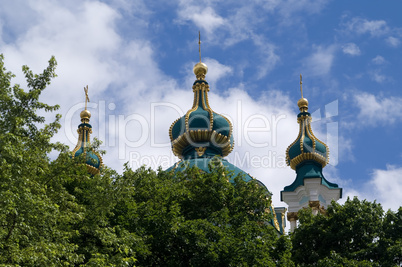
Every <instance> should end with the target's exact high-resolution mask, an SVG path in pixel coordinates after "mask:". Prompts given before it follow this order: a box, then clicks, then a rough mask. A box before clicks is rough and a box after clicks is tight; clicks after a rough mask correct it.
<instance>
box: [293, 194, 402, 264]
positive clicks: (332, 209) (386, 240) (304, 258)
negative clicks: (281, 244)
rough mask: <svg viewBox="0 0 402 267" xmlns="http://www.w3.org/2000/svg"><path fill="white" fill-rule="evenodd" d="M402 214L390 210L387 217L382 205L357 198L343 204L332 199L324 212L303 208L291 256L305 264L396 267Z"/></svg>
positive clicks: (399, 248)
mask: <svg viewBox="0 0 402 267" xmlns="http://www.w3.org/2000/svg"><path fill="white" fill-rule="evenodd" d="M400 213H401V212H400V211H399V212H398V213H394V212H392V211H388V213H387V214H386V215H385V217H384V211H383V209H382V207H381V205H380V204H378V203H376V202H373V203H372V202H369V201H366V200H363V201H360V200H359V199H358V198H357V197H355V198H353V199H349V198H348V200H347V201H346V202H345V204H344V205H340V204H339V203H336V202H332V203H331V205H330V206H329V207H328V210H327V212H326V214H325V215H321V214H319V215H317V216H314V215H312V213H311V210H310V209H305V210H301V211H299V219H300V225H299V227H298V228H297V229H296V230H295V231H294V233H293V234H292V237H291V238H292V243H293V249H292V259H293V260H294V262H295V263H296V264H300V265H302V266H303V265H314V266H316V265H318V266H395V264H397V263H398V261H397V259H398V252H400V251H401V247H400V240H401V234H400V229H401V226H400V225H401V224H400V222H401V219H400V218H398V216H400ZM398 223H399V225H398ZM398 230H399V232H398ZM399 255H401V254H399Z"/></svg>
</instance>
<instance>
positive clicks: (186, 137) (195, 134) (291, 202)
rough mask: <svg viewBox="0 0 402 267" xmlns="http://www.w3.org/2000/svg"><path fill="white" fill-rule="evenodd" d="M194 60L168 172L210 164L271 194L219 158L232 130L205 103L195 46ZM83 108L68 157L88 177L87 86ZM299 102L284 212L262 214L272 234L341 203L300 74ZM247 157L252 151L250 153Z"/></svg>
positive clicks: (230, 143)
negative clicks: (187, 104) (301, 215)
mask: <svg viewBox="0 0 402 267" xmlns="http://www.w3.org/2000/svg"><path fill="white" fill-rule="evenodd" d="M198 43H199V51H200V61H199V62H198V63H197V64H195V66H194V68H193V72H194V74H195V77H196V79H195V81H194V83H193V86H192V89H193V93H194V101H193V106H192V107H191V108H190V109H189V110H188V111H187V112H186V113H185V115H184V116H182V117H180V118H178V119H177V120H175V121H174V122H173V123H172V125H171V126H170V128H169V137H170V141H171V147H172V151H173V153H174V155H175V156H177V157H178V158H179V161H178V162H176V163H175V164H174V165H173V166H171V167H170V168H168V169H167V170H166V171H168V172H173V173H176V172H181V171H183V170H185V169H186V168H191V167H197V168H199V169H200V170H202V171H204V172H210V169H209V166H210V165H211V164H219V165H220V166H223V167H224V168H225V169H227V170H228V171H229V172H231V173H233V176H232V177H231V178H230V179H229V181H228V182H230V183H234V180H233V178H234V177H236V176H238V175H240V176H241V177H242V178H243V180H244V181H246V182H249V181H255V182H256V183H257V184H258V185H259V186H262V187H263V188H265V190H267V192H268V194H269V195H270V196H272V194H273V193H272V192H270V191H269V189H268V188H267V187H266V185H264V184H263V183H262V182H260V181H259V180H257V179H256V178H255V177H252V176H251V175H250V174H248V173H246V172H245V171H243V170H241V169H240V168H238V167H236V166H235V165H233V164H232V163H230V162H229V161H227V160H226V159H225V157H226V156H227V155H229V154H230V153H231V152H232V150H233V148H234V138H233V126H232V123H231V122H230V120H229V119H228V118H226V117H225V116H223V115H220V114H218V113H216V112H215V111H214V110H213V109H212V108H211V106H210V104H209V101H208V92H209V90H210V87H209V84H208V82H207V79H206V75H207V72H208V67H207V65H206V64H205V63H203V62H202V61H201V47H200V44H201V42H200V41H199V42H198ZM84 90H85V95H86V101H85V109H84V110H83V111H82V112H81V113H80V117H81V124H79V126H78V130H77V131H78V143H77V145H76V147H75V149H74V150H73V151H72V157H73V158H74V157H78V156H80V155H82V154H83V155H84V156H85V159H86V162H85V164H86V167H87V170H88V173H89V174H91V175H96V174H99V173H100V172H101V171H102V165H103V162H102V157H101V156H100V155H99V154H98V153H96V152H95V151H92V150H91V149H90V148H88V145H89V142H90V134H91V133H92V126H91V125H90V124H89V121H90V118H91V113H90V112H89V111H88V110H87V101H88V100H89V98H88V87H86V88H84ZM300 91H301V98H300V99H299V101H298V102H297V105H298V107H299V111H300V113H299V114H298V115H297V123H298V124H299V133H298V134H297V133H295V135H296V134H297V137H296V139H295V141H294V142H293V143H291V144H290V145H289V147H288V148H287V150H286V162H287V165H288V166H289V167H290V168H292V169H293V170H295V172H296V178H295V179H294V181H293V183H292V184H290V185H288V186H285V187H284V189H283V190H282V191H281V192H277V193H280V198H281V201H283V202H285V203H286V204H287V207H274V206H273V205H271V208H270V209H269V210H267V212H270V213H272V214H273V216H272V219H271V220H270V221H269V222H266V223H269V224H271V225H272V226H273V227H274V228H275V229H276V231H277V232H278V234H284V233H285V228H286V220H288V221H289V222H290V231H293V230H294V229H295V228H296V227H297V220H298V211H299V210H300V209H303V208H307V207H310V208H312V211H313V213H314V214H318V213H325V210H326V208H327V206H328V205H329V204H330V203H331V201H332V200H335V201H337V200H339V199H340V198H342V188H339V187H338V185H337V184H334V183H331V182H330V181H328V180H327V179H325V177H324V175H323V168H324V167H325V166H326V165H327V163H328V161H329V148H328V146H327V145H326V144H325V143H324V142H322V141H320V140H319V139H318V138H317V137H316V136H315V135H314V133H313V130H312V127H311V120H312V117H311V114H310V113H309V112H308V100H307V99H306V98H304V97H303V89H302V76H301V75H300ZM250 153H252V151H250Z"/></svg>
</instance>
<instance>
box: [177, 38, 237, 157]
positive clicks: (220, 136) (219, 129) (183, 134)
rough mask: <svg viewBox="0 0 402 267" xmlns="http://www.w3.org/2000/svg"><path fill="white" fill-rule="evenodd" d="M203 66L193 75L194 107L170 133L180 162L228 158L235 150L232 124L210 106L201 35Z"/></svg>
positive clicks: (199, 65)
mask: <svg viewBox="0 0 402 267" xmlns="http://www.w3.org/2000/svg"><path fill="white" fill-rule="evenodd" d="M198 37H199V40H198V46H199V48H198V51H199V56H200V62H198V63H197V64H195V66H194V68H193V71H194V74H195V76H196V80H195V81H194V83H193V87H192V89H193V92H194V101H193V107H192V108H191V109H189V110H188V111H187V112H186V114H185V115H184V116H183V117H181V118H179V119H177V120H176V121H175V122H173V124H172V125H171V127H170V129H169V136H170V140H171V142H172V150H173V153H174V154H175V155H176V156H178V157H179V158H188V157H193V156H194V157H197V156H198V157H210V156H214V155H219V156H223V157H224V156H227V155H228V154H229V153H230V152H231V151H232V150H233V145H234V142H233V137H232V129H233V127H232V124H231V122H230V121H229V120H228V119H227V118H226V117H225V116H222V115H220V114H218V113H216V112H214V111H213V110H212V108H211V107H210V106H209V101H208V92H209V84H208V82H207V81H206V80H205V75H206V74H207V72H208V66H207V65H206V64H205V63H203V62H202V61H201V38H200V34H199V35H198Z"/></svg>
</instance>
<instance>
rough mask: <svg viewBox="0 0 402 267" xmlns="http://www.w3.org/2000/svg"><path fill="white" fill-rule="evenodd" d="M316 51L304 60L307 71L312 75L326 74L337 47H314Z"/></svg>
mask: <svg viewBox="0 0 402 267" xmlns="http://www.w3.org/2000/svg"><path fill="white" fill-rule="evenodd" d="M314 50H315V51H314V52H313V53H312V54H311V55H310V56H309V57H307V58H306V59H305V60H304V65H305V67H306V71H307V72H308V73H310V74H311V75H326V74H328V73H329V72H330V70H331V67H332V63H333V60H334V54H335V47H334V46H329V47H322V46H317V47H314Z"/></svg>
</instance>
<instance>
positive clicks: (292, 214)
mask: <svg viewBox="0 0 402 267" xmlns="http://www.w3.org/2000/svg"><path fill="white" fill-rule="evenodd" d="M287 219H288V221H289V222H292V221H297V220H298V219H299V216H298V213H297V211H296V212H288V215H287Z"/></svg>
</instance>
